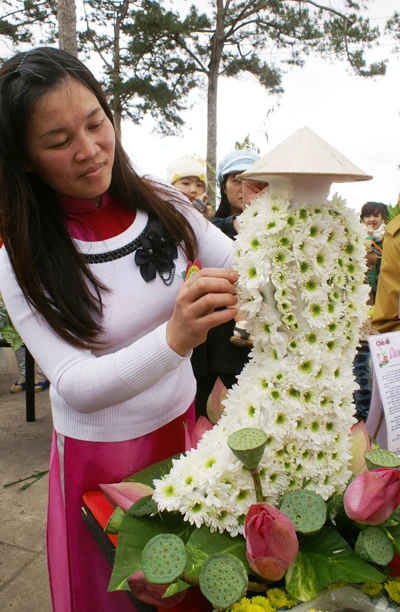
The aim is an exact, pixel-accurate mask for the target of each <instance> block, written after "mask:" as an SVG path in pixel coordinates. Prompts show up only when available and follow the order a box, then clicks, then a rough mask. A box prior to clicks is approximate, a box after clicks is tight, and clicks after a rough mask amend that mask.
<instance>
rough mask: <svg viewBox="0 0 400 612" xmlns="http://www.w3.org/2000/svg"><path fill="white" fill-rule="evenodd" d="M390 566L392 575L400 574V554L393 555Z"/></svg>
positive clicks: (397, 575)
mask: <svg viewBox="0 0 400 612" xmlns="http://www.w3.org/2000/svg"><path fill="white" fill-rule="evenodd" d="M389 567H390V576H396V578H397V577H399V576H400V555H398V554H396V553H395V555H394V557H393V560H392V562H391V563H390V565H389Z"/></svg>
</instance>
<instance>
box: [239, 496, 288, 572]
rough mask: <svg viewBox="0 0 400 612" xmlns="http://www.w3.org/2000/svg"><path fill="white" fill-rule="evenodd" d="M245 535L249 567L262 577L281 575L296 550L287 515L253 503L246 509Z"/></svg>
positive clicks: (271, 507) (267, 506) (265, 505)
mask: <svg viewBox="0 0 400 612" xmlns="http://www.w3.org/2000/svg"><path fill="white" fill-rule="evenodd" d="M245 536H246V557H247V560H248V562H249V565H250V567H251V569H252V570H253V571H254V572H255V573H256V574H258V575H259V576H261V577H262V578H264V579H265V580H280V579H281V578H283V576H284V575H285V572H286V570H287V568H288V567H289V565H290V564H291V563H292V561H293V560H294V558H295V556H296V555H297V551H298V549H299V542H298V540H297V535H296V531H295V529H294V527H293V524H292V522H291V521H290V520H289V519H288V517H287V516H286V515H285V514H283V512H280V510H277V509H276V508H274V507H273V506H270V505H269V504H264V503H258V504H253V505H252V506H250V508H249V510H248V512H247V516H246V523H245Z"/></svg>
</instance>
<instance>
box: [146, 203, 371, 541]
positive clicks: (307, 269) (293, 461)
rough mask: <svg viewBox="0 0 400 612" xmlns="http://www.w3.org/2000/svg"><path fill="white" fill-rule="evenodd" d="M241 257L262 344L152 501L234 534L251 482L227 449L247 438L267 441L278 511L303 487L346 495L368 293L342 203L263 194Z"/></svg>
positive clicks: (351, 219) (269, 479)
mask: <svg viewBox="0 0 400 612" xmlns="http://www.w3.org/2000/svg"><path fill="white" fill-rule="evenodd" d="M233 260H234V263H233V265H234V268H235V269H236V270H237V271H238V272H239V281H238V297H239V301H240V304H241V310H242V311H243V312H244V314H245V316H247V318H248V327H247V329H248V330H249V331H251V333H253V334H254V336H255V343H254V348H253V350H252V353H251V360H250V361H249V363H248V364H247V365H246V366H245V368H244V369H243V371H242V373H241V374H240V375H239V376H238V382H237V384H236V385H234V387H233V388H232V389H230V390H229V392H228V395H227V398H226V400H225V401H224V405H225V412H224V414H223V416H222V417H221V419H220V421H219V422H218V424H217V425H216V426H215V427H214V428H213V429H212V430H211V431H209V432H207V433H206V434H205V435H204V437H203V439H202V440H201V441H200V443H199V445H198V447H197V449H196V450H192V451H190V452H189V453H186V454H185V455H183V456H182V457H181V459H179V460H177V461H174V462H173V467H172V470H171V472H170V474H168V475H167V476H165V477H164V478H162V479H161V480H159V481H157V482H156V483H155V487H156V490H155V493H154V499H155V501H156V502H157V504H158V506H159V509H160V510H161V509H167V510H178V511H180V512H181V513H182V514H183V516H184V517H185V519H186V520H188V521H190V522H191V523H192V524H195V525H196V526H200V525H202V524H204V525H206V526H208V527H209V528H210V529H211V530H212V531H220V532H222V531H224V530H227V531H229V532H230V533H231V534H232V535H236V534H238V533H243V523H244V518H245V515H246V512H247V509H248V508H249V506H250V505H251V504H252V503H254V501H255V493H254V486H253V482H252V478H251V475H250V474H249V472H248V470H246V469H245V468H244V467H243V466H242V464H241V463H240V461H239V460H238V459H237V458H236V457H235V456H234V455H233V453H232V452H231V451H230V449H229V447H228V444H227V440H228V437H229V435H230V434H231V433H233V432H235V431H237V430H238V429H241V428H244V427H256V428H257V427H258V428H261V429H263V430H264V431H265V432H266V434H267V443H266V447H265V450H264V455H263V457H262V459H261V462H260V466H259V469H260V479H261V483H262V489H263V494H264V497H265V499H266V500H267V501H268V502H269V503H272V504H279V502H280V499H281V498H282V496H283V495H284V493H285V492H286V491H288V490H295V489H298V488H301V487H306V488H308V489H310V490H313V491H316V492H317V493H319V494H320V495H322V496H323V498H324V499H327V498H328V497H330V496H331V495H332V494H334V493H335V492H341V491H343V490H344V488H345V486H346V484H347V482H348V480H349V478H350V471H349V469H348V465H349V461H350V440H349V438H350V436H349V430H350V427H351V425H352V424H353V423H354V422H355V419H354V417H353V414H354V405H353V401H352V400H353V390H354V389H355V388H356V384H355V381H354V376H353V372H352V363H353V359H354V355H355V351H356V347H357V342H358V333H359V329H360V327H361V325H362V323H363V321H364V318H365V317H366V313H367V308H368V307H367V305H366V301H367V297H368V296H367V291H368V288H367V287H366V286H365V285H363V280H364V272H365V261H364V246H363V230H362V228H361V227H360V223H359V220H358V218H357V215H356V214H355V213H354V211H352V210H350V209H348V208H347V207H346V206H345V204H344V202H343V200H342V199H341V198H339V197H337V196H334V198H333V199H332V200H331V201H327V202H324V203H322V204H321V205H320V206H312V207H309V208H308V207H306V206H293V204H292V203H291V201H290V195H289V192H287V193H283V192H282V193H281V194H280V196H279V197H274V198H272V197H271V196H270V194H269V193H268V192H265V193H264V194H262V195H261V196H260V197H259V198H257V199H256V200H255V201H254V202H253V203H252V204H251V205H250V206H249V207H247V208H246V209H245V211H244V212H243V214H242V215H241V230H240V233H239V235H238V237H237V239H236V241H235V243H234V253H233Z"/></svg>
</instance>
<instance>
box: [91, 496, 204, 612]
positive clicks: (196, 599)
mask: <svg viewBox="0 0 400 612" xmlns="http://www.w3.org/2000/svg"><path fill="white" fill-rule="evenodd" d="M83 503H84V504H85V506H87V507H88V508H89V510H90V512H91V513H92V514H93V516H94V518H95V519H96V521H97V522H98V524H99V525H100V527H102V528H103V529H104V528H105V526H106V525H107V523H108V521H109V519H110V517H111V515H112V513H113V512H114V507H113V505H112V504H111V503H110V502H109V501H108V499H106V498H105V497H104V495H103V493H102V492H101V491H89V493H85V494H84V496H83ZM106 535H107V537H108V538H110V540H111V542H112V543H113V544H114V546H116V545H117V541H118V536H116V535H109V534H108V533H107V534H106ZM157 610H159V612H164V610H168V611H169V612H188V611H189V610H190V612H212V610H213V606H212V605H211V604H210V603H209V601H207V599H206V598H205V597H204V596H203V595H202V594H201V592H200V590H199V589H195V588H192V589H189V590H188V592H187V593H186V597H185V599H184V600H183V601H182V602H181V603H180V604H178V605H177V606H173V607H172V608H157Z"/></svg>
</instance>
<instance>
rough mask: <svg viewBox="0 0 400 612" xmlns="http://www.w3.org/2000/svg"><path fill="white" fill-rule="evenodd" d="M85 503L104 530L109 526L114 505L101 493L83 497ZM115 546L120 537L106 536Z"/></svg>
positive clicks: (97, 492) (91, 492)
mask: <svg viewBox="0 0 400 612" xmlns="http://www.w3.org/2000/svg"><path fill="white" fill-rule="evenodd" d="M83 503H84V504H85V506H87V507H88V508H89V510H90V512H91V513H92V514H93V516H94V518H95V519H96V521H97V522H98V524H99V525H100V527H102V528H103V529H104V528H105V526H106V525H107V523H108V521H109V519H110V517H111V515H112V513H113V512H114V507H113V505H112V504H111V503H110V502H109V501H108V499H106V498H105V497H104V495H103V493H102V492H101V491H90V492H89V493H85V494H84V496H83ZM106 536H107V537H108V538H109V539H110V540H111V542H112V543H113V544H114V546H116V545H117V541H118V536H116V535H110V534H108V533H107V534H106Z"/></svg>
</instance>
